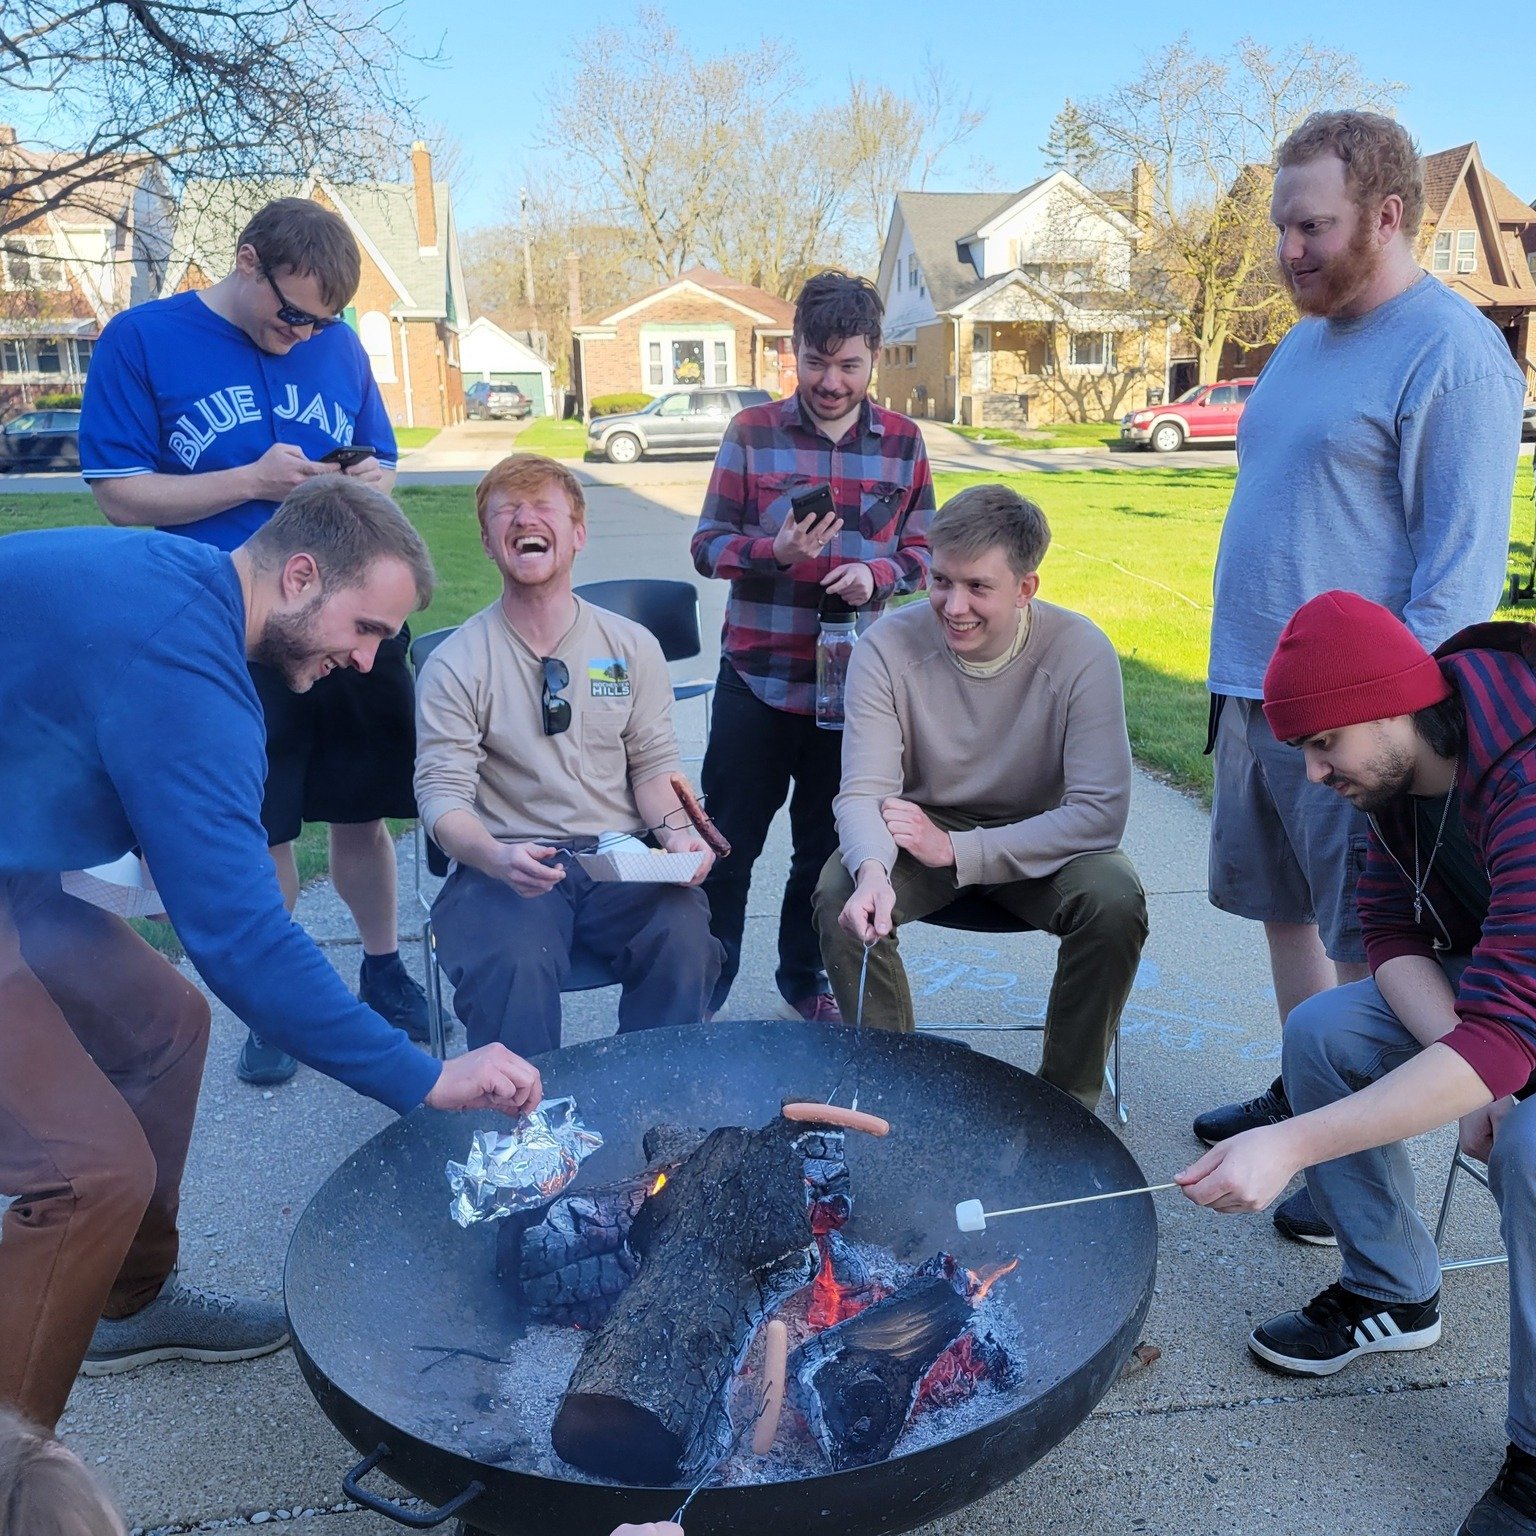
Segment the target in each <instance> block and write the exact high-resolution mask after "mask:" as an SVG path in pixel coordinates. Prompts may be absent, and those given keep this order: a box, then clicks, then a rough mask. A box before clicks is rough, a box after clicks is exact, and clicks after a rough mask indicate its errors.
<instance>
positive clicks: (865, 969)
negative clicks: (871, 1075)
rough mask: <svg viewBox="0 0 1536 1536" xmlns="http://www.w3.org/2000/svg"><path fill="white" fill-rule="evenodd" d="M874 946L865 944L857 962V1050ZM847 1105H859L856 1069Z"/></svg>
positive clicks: (862, 1026) (862, 1038)
mask: <svg viewBox="0 0 1536 1536" xmlns="http://www.w3.org/2000/svg"><path fill="white" fill-rule="evenodd" d="M874 947H875V946H874V945H873V944H866V945H865V946H864V958H863V960H862V961H860V962H859V1000H858V1002H857V1004H855V1006H854V1010H853V1029H854V1036H853V1037H854V1040H855V1041H856V1042H857V1044H855V1046H854V1050H858V1048H859V1046H860V1045H862V1044H863V1043H864V1036H863V1035H862V1034H861V1033H860V1031H861V1030H862V1029H863V1028H864V986H865V983H866V982H868V980H869V954H870V951H871V950H872V949H873V948H874ZM848 1107H849V1109H857V1108H858V1107H859V1073H858V1071H857V1070H855V1072H854V1074H853V1102H852V1103H851V1104H849V1106H848Z"/></svg>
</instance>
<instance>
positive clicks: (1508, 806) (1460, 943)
mask: <svg viewBox="0 0 1536 1536" xmlns="http://www.w3.org/2000/svg"><path fill="white" fill-rule="evenodd" d="M1435 656H1436V658H1437V659H1438V660H1439V662H1440V666H1441V670H1442V671H1443V672H1444V673H1445V675H1446V677H1447V678H1448V679H1449V680H1450V682H1451V683H1452V684H1453V685H1454V687H1455V688H1456V691H1457V692H1458V693H1459V694H1460V695H1461V700H1462V703H1463V704H1464V705H1465V707H1466V714H1467V748H1466V752H1465V754H1464V757H1465V761H1463V762H1461V763H1460V764H1458V766H1457V798H1458V800H1459V802H1460V811H1461V815H1462V819H1463V821H1464V822H1465V824H1466V829H1467V837H1468V840H1469V841H1470V842H1471V844H1472V846H1473V848H1474V849H1475V850H1476V851H1477V853H1478V856H1479V857H1480V858H1481V859H1482V861H1483V865H1484V868H1485V869H1486V870H1487V872H1488V879H1489V883H1490V884H1491V886H1492V888H1493V889H1492V899H1491V901H1490V902H1489V906H1488V915H1487V917H1486V918H1485V919H1484V920H1483V922H1482V924H1481V926H1479V925H1478V924H1477V922H1476V920H1475V918H1474V917H1472V915H1471V914H1469V913H1467V912H1466V910H1465V909H1464V908H1462V907H1461V906H1460V904H1459V903H1458V902H1457V900H1456V898H1455V896H1454V895H1453V894H1452V893H1451V890H1450V888H1449V887H1448V886H1447V885H1446V883H1445V882H1444V881H1443V880H1441V879H1440V878H1439V876H1438V875H1437V874H1436V873H1434V872H1433V871H1431V873H1430V875H1429V877H1428V879H1427V880H1426V881H1425V886H1424V904H1423V915H1422V918H1421V920H1420V921H1419V922H1417V923H1415V922H1414V920H1413V889H1412V887H1411V885H1410V884H1409V882H1408V881H1407V880H1406V879H1405V878H1404V874H1403V871H1404V870H1405V869H1412V868H1413V862H1414V860H1413V825H1414V823H1413V808H1412V805H1411V804H1410V803H1409V801H1408V799H1407V797H1406V796H1405V797H1403V798H1402V799H1400V800H1398V801H1396V802H1394V803H1393V804H1392V805H1390V806H1388V807H1387V808H1386V809H1385V810H1384V811H1381V812H1379V813H1378V814H1377V815H1376V816H1375V817H1373V818H1372V828H1371V838H1370V843H1369V845H1368V847H1367V850H1366V856H1365V868H1364V870H1363V872H1362V873H1361V876H1360V884H1359V887H1358V890H1357V892H1356V899H1357V902H1358V905H1359V910H1360V924H1361V927H1362V929H1363V930H1364V934H1365V949H1366V956H1367V958H1368V959H1369V961H1370V963H1371V969H1372V970H1373V971H1374V970H1375V969H1376V967H1377V966H1379V965H1381V964H1383V963H1384V962H1385V961H1387V960H1391V959H1393V958H1394V957H1396V956H1398V955H1424V956H1427V957H1433V956H1434V955H1435V954H1436V943H1435V941H1436V940H1437V939H1438V940H1439V941H1440V944H1441V945H1442V946H1443V947H1444V948H1445V949H1448V950H1449V951H1450V952H1451V953H1453V954H1457V953H1459V954H1466V953H1468V951H1470V952H1471V955H1472V960H1471V963H1470V964H1469V965H1468V966H1467V968H1466V970H1465V971H1463V972H1462V975H1461V981H1460V984H1459V985H1458V987H1457V989H1456V1012H1457V1014H1458V1015H1459V1016H1460V1019H1461V1022H1460V1023H1459V1024H1458V1025H1457V1026H1456V1028H1455V1029H1453V1030H1452V1031H1451V1032H1450V1034H1448V1035H1446V1036H1445V1037H1444V1044H1446V1045H1448V1046H1450V1047H1451V1048H1452V1049H1453V1050H1455V1051H1457V1052H1458V1053H1459V1054H1460V1055H1461V1056H1462V1057H1464V1058H1465V1059H1466V1061H1467V1062H1468V1064H1469V1065H1470V1066H1471V1067H1472V1068H1473V1070H1474V1071H1475V1072H1476V1073H1477V1074H1478V1076H1479V1077H1481V1078H1482V1080H1483V1081H1484V1083H1486V1084H1487V1085H1488V1088H1489V1091H1490V1092H1491V1093H1492V1094H1493V1096H1494V1097H1495V1098H1500V1097H1502V1096H1503V1095H1504V1094H1506V1093H1512V1092H1514V1091H1515V1089H1517V1088H1519V1087H1521V1086H1522V1085H1523V1084H1525V1083H1526V1081H1527V1080H1528V1079H1529V1078H1530V1077H1531V1074H1532V1069H1533V1068H1536V672H1533V671H1532V666H1533V663H1536V627H1533V626H1531V625H1529V624H1478V625H1474V626H1473V627H1472V628H1471V629H1464V630H1462V631H1461V633H1460V634H1458V635H1453V636H1452V637H1451V638H1450V639H1449V640H1447V641H1446V643H1445V644H1444V645H1443V646H1441V647H1440V649H1439V650H1438V651H1436V652H1435ZM1427 851H1428V850H1422V852H1421V857H1422V854H1423V853H1427ZM1394 855H1395V858H1396V862H1394Z"/></svg>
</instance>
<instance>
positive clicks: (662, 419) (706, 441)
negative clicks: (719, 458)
mask: <svg viewBox="0 0 1536 1536" xmlns="http://www.w3.org/2000/svg"><path fill="white" fill-rule="evenodd" d="M771 399H773V396H772V395H770V394H769V393H768V391H767V390H766V389H679V390H674V391H673V392H672V393H671V394H666V395H658V396H657V397H656V398H655V399H654V400H652V401H651V403H650V404H649V405H648V406H646V407H645V409H644V410H641V411H626V412H625V413H624V414H623V415H621V416H596V417H594V418H593V419H592V422H591V424H590V425H589V426H588V427H587V451H588V452H589V453H601V454H603V455H605V456H606V457H607V459H608V461H609V462H610V463H612V464H633V463H634V462H635V460H636V459H639V458H643V457H644V456H645V455H646V454H648V453H713V452H714V450H715V449H716V448H718V447H719V446H720V440H721V438H723V437H724V436H725V429H726V427H727V426H728V425H729V424H730V420H731V417H732V416H734V415H735V414H736V412H737V411H740V410H743V409H745V408H746V407H747V406H749V405H767V403H768V402H769V401H770V400H771Z"/></svg>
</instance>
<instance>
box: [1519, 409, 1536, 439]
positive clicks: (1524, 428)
mask: <svg viewBox="0 0 1536 1536" xmlns="http://www.w3.org/2000/svg"><path fill="white" fill-rule="evenodd" d="M1520 441H1521V442H1522V443H1533V442H1536V405H1528V406H1526V408H1525V415H1524V416H1523V417H1522V418H1521V420H1520Z"/></svg>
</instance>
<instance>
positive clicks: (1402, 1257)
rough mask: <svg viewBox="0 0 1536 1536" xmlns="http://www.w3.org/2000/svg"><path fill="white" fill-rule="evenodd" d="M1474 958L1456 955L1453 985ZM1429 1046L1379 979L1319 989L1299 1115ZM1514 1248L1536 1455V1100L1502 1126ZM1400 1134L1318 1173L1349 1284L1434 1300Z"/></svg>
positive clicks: (1299, 1040)
mask: <svg viewBox="0 0 1536 1536" xmlns="http://www.w3.org/2000/svg"><path fill="white" fill-rule="evenodd" d="M1465 963H1466V962H1465V959H1460V960H1457V961H1453V962H1451V963H1448V964H1447V966H1446V971H1447V974H1448V975H1449V976H1450V978H1451V981H1452V984H1453V985H1454V983H1455V980H1456V978H1457V977H1458V976H1459V975H1460V973H1461V969H1462V967H1463V966H1464V965H1465ZM1421 1049H1422V1047H1421V1046H1420V1045H1419V1043H1418V1041H1417V1040H1415V1039H1414V1038H1413V1036H1412V1035H1410V1034H1409V1033H1408V1031H1407V1030H1406V1029H1405V1028H1404V1027H1403V1026H1402V1024H1400V1023H1399V1022H1398V1019H1397V1015H1396V1014H1394V1013H1393V1012H1392V1010H1391V1008H1389V1007H1388V1006H1387V1002H1386V999H1385V998H1383V997H1382V995H1381V993H1380V992H1379V991H1378V990H1377V987H1376V983H1375V982H1374V981H1371V980H1366V981H1357V982H1353V983H1351V984H1350V985H1348V986H1344V987H1335V988H1333V990H1332V991H1329V992H1319V993H1318V994H1317V995H1316V996H1315V997H1311V998H1308V1000H1307V1001H1306V1002H1304V1003H1302V1004H1301V1005H1300V1006H1299V1007H1298V1008H1295V1009H1293V1010H1292V1012H1291V1016H1290V1017H1289V1018H1288V1019H1287V1020H1286V1021H1285V1043H1284V1059H1283V1069H1284V1076H1285V1091H1286V1095H1287V1096H1288V1097H1289V1099H1290V1101H1291V1104H1292V1106H1293V1107H1294V1108H1295V1110H1296V1112H1297V1113H1298V1114H1303V1113H1305V1112H1306V1111H1307V1110H1312V1109H1320V1108H1321V1107H1322V1106H1323V1105H1325V1104H1332V1103H1335V1102H1337V1101H1338V1100H1339V1099H1343V1098H1347V1097H1348V1096H1349V1095H1350V1094H1351V1093H1354V1092H1356V1091H1357V1090H1359V1089H1361V1088H1365V1087H1367V1086H1369V1085H1370V1084H1371V1083H1374V1082H1375V1081H1376V1080H1377V1079H1378V1078H1380V1077H1384V1076H1385V1075H1386V1074H1387V1073H1388V1072H1390V1071H1392V1070H1393V1068H1394V1067H1398V1066H1401V1065H1402V1064H1403V1062H1405V1061H1407V1060H1408V1059H1409V1058H1410V1057H1412V1056H1414V1055H1416V1054H1417V1053H1418V1052H1419V1051H1420V1050H1421ZM1488 1175H1489V1183H1490V1185H1491V1187H1492V1190H1493V1196H1494V1199H1495V1200H1497V1201H1498V1204H1499V1219H1500V1228H1501V1230H1502V1232H1503V1236H1504V1246H1505V1250H1506V1252H1508V1254H1509V1421H1508V1431H1509V1438H1510V1439H1511V1440H1512V1441H1513V1442H1514V1443H1515V1444H1516V1445H1518V1446H1519V1447H1520V1448H1521V1449H1522V1450H1524V1451H1528V1452H1529V1453H1531V1454H1532V1455H1536V1099H1528V1100H1526V1101H1525V1102H1524V1103H1523V1104H1517V1105H1516V1106H1515V1107H1514V1108H1513V1109H1512V1110H1511V1111H1510V1113H1509V1114H1508V1115H1507V1116H1506V1117H1505V1119H1504V1122H1503V1124H1502V1125H1500V1127H1499V1130H1498V1135H1497V1136H1496V1137H1495V1138H1494V1143H1493V1154H1492V1156H1491V1157H1490V1159H1489V1162H1488ZM1413 1182H1414V1181H1413V1168H1412V1165H1411V1164H1410V1162H1409V1160H1408V1152H1407V1149H1406V1147H1405V1146H1404V1145H1403V1143H1401V1142H1394V1143H1392V1144H1391V1145H1389V1146H1385V1147H1377V1148H1375V1149H1373V1150H1372V1151H1369V1152H1357V1153H1356V1154H1355V1155H1354V1156H1353V1157H1341V1158H1336V1159H1335V1160H1334V1161H1333V1162H1331V1163H1320V1164H1319V1165H1318V1166H1317V1167H1316V1168H1310V1169H1308V1170H1307V1187H1308V1189H1310V1190H1311V1192H1312V1200H1313V1203H1314V1204H1315V1205H1316V1206H1317V1209H1318V1211H1319V1213H1320V1214H1321V1215H1322V1216H1323V1218H1324V1219H1325V1220H1326V1221H1327V1222H1328V1223H1329V1225H1330V1226H1332V1228H1333V1230H1334V1232H1335V1233H1337V1234H1338V1239H1339V1252H1340V1254H1341V1255H1342V1256H1343V1260H1344V1273H1343V1277H1342V1279H1343V1283H1344V1285H1345V1286H1346V1287H1347V1288H1348V1289H1349V1290H1351V1291H1354V1292H1356V1293H1357V1294H1359V1295H1361V1296H1371V1297H1375V1298H1376V1299H1378V1300H1381V1301H1390V1302H1402V1301H1427V1300H1428V1299H1429V1298H1430V1297H1431V1296H1433V1295H1434V1294H1435V1292H1436V1291H1438V1290H1439V1289H1440V1256H1439V1254H1438V1253H1437V1252H1436V1250H1435V1244H1434V1239H1433V1238H1432V1237H1431V1236H1430V1234H1429V1228H1428V1227H1426V1226H1425V1224H1424V1221H1423V1218H1422V1217H1421V1216H1420V1215H1419V1213H1418V1209H1417V1207H1416V1206H1415V1204H1414V1187H1413Z"/></svg>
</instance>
